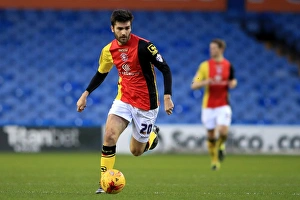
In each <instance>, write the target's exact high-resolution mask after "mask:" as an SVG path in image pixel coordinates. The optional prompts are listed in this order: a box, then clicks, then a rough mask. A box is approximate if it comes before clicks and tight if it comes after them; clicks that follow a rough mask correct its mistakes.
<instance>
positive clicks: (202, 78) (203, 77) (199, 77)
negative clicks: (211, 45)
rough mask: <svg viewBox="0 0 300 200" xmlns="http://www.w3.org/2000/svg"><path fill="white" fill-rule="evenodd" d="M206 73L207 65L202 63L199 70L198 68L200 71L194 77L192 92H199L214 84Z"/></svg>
mask: <svg viewBox="0 0 300 200" xmlns="http://www.w3.org/2000/svg"><path fill="white" fill-rule="evenodd" d="M205 72H206V70H205V64H204V63H201V64H200V66H199V68H198V71H197V73H196V75H195V76H194V79H193V81H192V84H191V89H192V90H198V89H200V88H202V87H204V86H207V85H209V84H210V83H212V81H213V80H212V79H209V78H207V77H208V76H207V73H205Z"/></svg>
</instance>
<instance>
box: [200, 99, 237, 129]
mask: <svg viewBox="0 0 300 200" xmlns="http://www.w3.org/2000/svg"><path fill="white" fill-rule="evenodd" d="M231 115H232V111H231V108H230V106H228V105H225V106H220V107H217V108H204V109H202V114H201V118H202V123H203V125H204V126H205V128H206V129H208V130H211V129H214V128H216V126H218V125H224V126H230V124H231Z"/></svg>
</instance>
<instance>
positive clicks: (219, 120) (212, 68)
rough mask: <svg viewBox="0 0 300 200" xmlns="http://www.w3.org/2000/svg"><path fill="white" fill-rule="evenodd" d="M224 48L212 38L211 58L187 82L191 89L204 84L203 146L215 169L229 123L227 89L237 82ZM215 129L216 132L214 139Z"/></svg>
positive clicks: (210, 46) (221, 157)
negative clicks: (191, 80) (191, 79)
mask: <svg viewBox="0 0 300 200" xmlns="http://www.w3.org/2000/svg"><path fill="white" fill-rule="evenodd" d="M225 48H226V43H225V41H224V40H221V39H214V40H212V41H211V42H210V45H209V49H210V56H211V58H210V59H209V60H207V61H204V62H202V63H201V64H200V66H199V68H198V71H197V73H196V75H195V77H194V79H193V82H192V85H191V88H192V89H193V90H197V89H200V88H202V87H204V96H203V100H202V116H201V119H202V123H203V125H204V126H205V128H206V129H207V147H208V152H209V154H210V156H211V168H212V170H218V169H219V168H220V161H223V160H224V157H225V141H226V139H227V135H228V129H229V126H230V124H231V108H230V106H229V102H228V89H232V88H235V87H236V85H237V80H236V79H235V77H234V69H233V66H232V64H231V63H230V62H229V61H228V60H226V59H225V58H224V56H223V53H224V50H225ZM216 132H218V134H219V137H218V139H217V137H216Z"/></svg>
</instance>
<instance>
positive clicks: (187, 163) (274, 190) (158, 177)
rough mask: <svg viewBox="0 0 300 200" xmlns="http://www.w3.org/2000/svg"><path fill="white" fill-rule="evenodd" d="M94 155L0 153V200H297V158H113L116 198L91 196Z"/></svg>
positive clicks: (95, 184)
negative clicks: (217, 163)
mask: <svg viewBox="0 0 300 200" xmlns="http://www.w3.org/2000/svg"><path fill="white" fill-rule="evenodd" d="M99 155H100V154H99V153H41V154H13V153H0V199H1V200H10V199H20V200H27V199H42V200H47V199H53V200H54V199H55V200H60V199H63V200H69V199H70V200H75V199H80V200H85V199H89V200H92V199H114V200H118V199H122V200H127V199H128V200H129V199H130V200H135V199H141V200H147V199H149V200H159V199H163V200H169V199H176V200H182V199H191V200H194V199H222V200H223V199H239V200H241V199H284V200H287V199H300V158H299V156H247V155H242V156H239V155H232V156H230V155H229V156H227V158H226V160H225V162H224V163H223V164H222V168H221V170H220V171H211V170H210V165H209V157H208V156H207V155H196V154H194V155H160V154H159V155H157V154H147V155H144V156H141V157H133V156H129V155H128V156H125V155H117V159H116V165H115V168H116V169H119V170H121V171H122V172H123V173H124V175H125V177H126V186H125V188H124V190H123V191H122V192H121V193H119V194H116V195H109V194H100V195H96V194H94V192H95V190H96V189H97V188H98V177H99Z"/></svg>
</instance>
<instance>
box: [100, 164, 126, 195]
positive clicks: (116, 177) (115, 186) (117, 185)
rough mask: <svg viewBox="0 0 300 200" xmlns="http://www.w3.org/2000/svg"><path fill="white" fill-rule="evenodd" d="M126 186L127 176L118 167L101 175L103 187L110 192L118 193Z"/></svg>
mask: <svg viewBox="0 0 300 200" xmlns="http://www.w3.org/2000/svg"><path fill="white" fill-rule="evenodd" d="M124 186H125V176H124V175H123V174H122V172H120V171H119V170H117V169H109V170H107V171H106V172H104V174H103V175H102V177H101V187H102V189H103V190H104V191H105V192H106V193H108V194H117V193H119V192H121V191H122V190H123V188H124Z"/></svg>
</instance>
